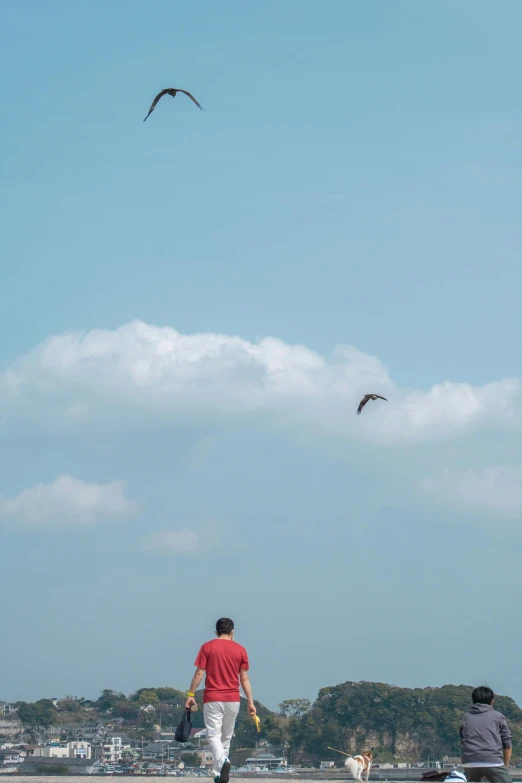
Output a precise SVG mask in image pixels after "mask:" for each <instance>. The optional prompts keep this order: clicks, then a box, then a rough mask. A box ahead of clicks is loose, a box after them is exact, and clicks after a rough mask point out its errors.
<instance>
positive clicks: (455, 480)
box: [421, 465, 522, 519]
mask: <svg viewBox="0 0 522 783" xmlns="http://www.w3.org/2000/svg"><path fill="white" fill-rule="evenodd" d="M421 488H422V489H423V490H424V491H425V492H428V493H431V494H432V495H434V496H435V497H436V498H437V500H438V501H439V502H440V503H441V504H443V505H446V506H448V507H449V508H454V509H457V510H460V511H463V512H469V513H473V514H486V515H491V516H497V517H505V518H508V519H514V518H517V517H520V516H521V515H522V466H521V465H500V466H490V467H487V468H482V469H481V470H467V471H456V472H453V471H449V470H448V471H445V472H444V473H443V474H442V475H441V476H439V477H438V478H436V479H429V480H426V481H423V482H422V484H421Z"/></svg>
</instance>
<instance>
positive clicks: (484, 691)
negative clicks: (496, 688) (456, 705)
mask: <svg viewBox="0 0 522 783" xmlns="http://www.w3.org/2000/svg"><path fill="white" fill-rule="evenodd" d="M471 698H472V699H473V707H472V708H471V709H470V710H469V712H467V713H466V714H465V715H464V717H463V718H462V723H461V724H460V755H461V761H462V766H463V767H464V770H465V772H466V777H467V779H468V781H469V782H470V783H479V782H480V781H481V780H482V778H486V780H488V781H490V783H511V776H510V774H509V772H508V767H509V762H510V760H511V731H510V730H509V727H508V725H507V721H506V719H505V717H504V716H503V715H502V713H500V712H497V711H496V710H494V709H493V702H494V700H495V694H494V693H493V691H492V690H491V688H487V687H486V686H485V685H481V686H480V687H479V688H475V690H474V691H473V693H472V694H471Z"/></svg>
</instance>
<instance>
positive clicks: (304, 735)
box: [291, 682, 522, 760]
mask: <svg viewBox="0 0 522 783" xmlns="http://www.w3.org/2000/svg"><path fill="white" fill-rule="evenodd" d="M472 690H473V688H472V687H471V686H467V685H458V686H455V685H445V686H443V687H442V688H414V689H411V688H398V687H395V686H392V685H386V684H384V683H375V682H346V683H344V684H343V685H336V686H334V687H331V688H323V689H322V690H321V691H320V692H319V695H318V698H317V700H316V701H315V702H314V704H313V705H312V707H311V709H310V710H309V711H308V712H307V713H306V715H304V716H303V717H302V718H301V719H300V720H298V721H295V722H294V724H293V726H292V729H291V735H292V736H291V747H292V749H293V751H294V753H295V754H297V755H303V754H304V755H307V756H309V757H310V756H311V757H315V758H318V759H319V758H323V759H324V758H326V757H327V756H329V757H331V756H332V754H331V752H330V751H328V750H327V746H328V745H330V746H332V747H335V748H339V749H340V750H345V751H347V752H356V751H358V752H360V751H361V750H364V749H368V748H373V749H374V754H377V755H379V753H381V755H383V754H384V753H386V754H390V753H391V754H393V756H394V757H395V758H400V759H405V760H408V759H424V758H425V757H426V756H428V755H429V756H430V757H431V758H441V757H443V756H446V755H447V756H458V755H459V754H460V747H459V725H460V720H461V717H462V714H463V713H464V712H465V711H466V710H467V709H469V706H470V704H471V692H472ZM495 706H496V708H497V709H498V710H500V712H503V713H504V715H505V716H506V718H507V719H508V721H509V724H510V727H511V730H512V732H513V741H514V742H513V745H514V747H513V755H514V757H520V756H521V755H522V710H520V708H519V707H518V706H517V705H516V704H515V702H514V701H513V699H511V698H509V697H507V696H497V697H496V699H495Z"/></svg>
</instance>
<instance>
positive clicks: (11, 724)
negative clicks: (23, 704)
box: [0, 717, 23, 740]
mask: <svg viewBox="0 0 522 783" xmlns="http://www.w3.org/2000/svg"><path fill="white" fill-rule="evenodd" d="M22 731H23V726H22V721H21V720H20V718H18V717H16V718H15V717H13V718H0V738H3V737H5V738H6V739H7V740H13V739H18V737H20V736H21V735H22Z"/></svg>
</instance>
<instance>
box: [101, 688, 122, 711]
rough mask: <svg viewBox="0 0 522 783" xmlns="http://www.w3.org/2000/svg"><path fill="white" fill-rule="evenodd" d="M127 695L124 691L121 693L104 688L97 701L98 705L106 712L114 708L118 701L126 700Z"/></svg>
mask: <svg viewBox="0 0 522 783" xmlns="http://www.w3.org/2000/svg"><path fill="white" fill-rule="evenodd" d="M126 700H127V697H126V696H125V694H124V693H119V692H118V691H112V690H110V689H109V688H105V690H103V691H102V692H101V694H100V696H99V698H98V700H97V701H96V707H97V708H98V709H99V710H100V711H101V712H106V711H107V710H112V708H113V706H114V704H115V703H116V702H121V701H126Z"/></svg>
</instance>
